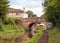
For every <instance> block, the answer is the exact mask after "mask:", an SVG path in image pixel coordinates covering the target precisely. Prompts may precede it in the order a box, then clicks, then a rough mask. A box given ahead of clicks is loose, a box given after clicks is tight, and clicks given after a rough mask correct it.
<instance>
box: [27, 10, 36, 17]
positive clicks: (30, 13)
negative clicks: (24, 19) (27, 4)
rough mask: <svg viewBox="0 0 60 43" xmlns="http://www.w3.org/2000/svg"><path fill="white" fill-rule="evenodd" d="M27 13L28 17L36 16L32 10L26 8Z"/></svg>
mask: <svg viewBox="0 0 60 43" xmlns="http://www.w3.org/2000/svg"><path fill="white" fill-rule="evenodd" d="M26 13H27V14H28V17H37V16H36V15H35V14H34V13H33V12H32V11H30V10H28V11H27V12H26Z"/></svg>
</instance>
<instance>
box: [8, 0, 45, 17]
mask: <svg viewBox="0 0 60 43" xmlns="http://www.w3.org/2000/svg"><path fill="white" fill-rule="evenodd" d="M9 1H10V3H9V4H10V7H13V8H17V9H18V8H20V9H23V7H25V8H26V10H31V11H33V12H34V13H35V14H37V16H38V15H39V16H41V15H42V14H43V12H42V10H43V7H42V2H43V1H44V0H9Z"/></svg>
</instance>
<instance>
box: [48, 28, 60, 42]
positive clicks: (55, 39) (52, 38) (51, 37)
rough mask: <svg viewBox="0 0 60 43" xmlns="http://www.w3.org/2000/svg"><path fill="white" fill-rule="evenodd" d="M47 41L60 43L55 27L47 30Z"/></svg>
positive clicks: (59, 33)
mask: <svg viewBox="0 0 60 43" xmlns="http://www.w3.org/2000/svg"><path fill="white" fill-rule="evenodd" d="M47 32H48V35H49V39H48V43H60V30H59V29H58V28H57V27H54V28H53V29H50V30H47Z"/></svg>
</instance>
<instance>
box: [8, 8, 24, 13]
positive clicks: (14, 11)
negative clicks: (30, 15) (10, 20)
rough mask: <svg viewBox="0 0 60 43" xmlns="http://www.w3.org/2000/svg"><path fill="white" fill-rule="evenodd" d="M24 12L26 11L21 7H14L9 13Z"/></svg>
mask: <svg viewBox="0 0 60 43" xmlns="http://www.w3.org/2000/svg"><path fill="white" fill-rule="evenodd" d="M17 12H19V13H23V12H24V11H23V10H21V9H14V8H9V13H17Z"/></svg>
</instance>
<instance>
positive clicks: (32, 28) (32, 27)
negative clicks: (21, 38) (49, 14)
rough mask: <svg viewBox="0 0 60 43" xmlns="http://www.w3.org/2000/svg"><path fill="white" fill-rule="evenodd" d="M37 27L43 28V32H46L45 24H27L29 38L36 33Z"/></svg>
mask: <svg viewBox="0 0 60 43" xmlns="http://www.w3.org/2000/svg"><path fill="white" fill-rule="evenodd" d="M38 26H44V30H46V25H45V24H43V23H36V22H34V23H30V24H29V26H28V27H29V33H30V34H29V36H30V37H32V36H34V35H35V33H36V28H37V27H38Z"/></svg>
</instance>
